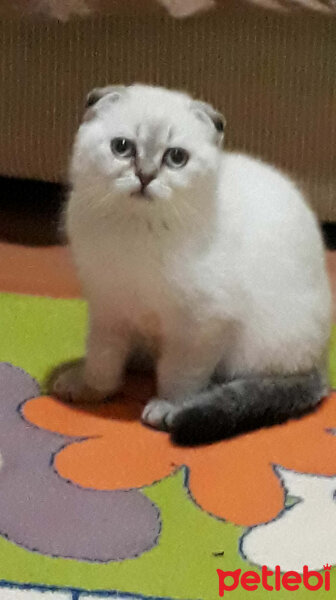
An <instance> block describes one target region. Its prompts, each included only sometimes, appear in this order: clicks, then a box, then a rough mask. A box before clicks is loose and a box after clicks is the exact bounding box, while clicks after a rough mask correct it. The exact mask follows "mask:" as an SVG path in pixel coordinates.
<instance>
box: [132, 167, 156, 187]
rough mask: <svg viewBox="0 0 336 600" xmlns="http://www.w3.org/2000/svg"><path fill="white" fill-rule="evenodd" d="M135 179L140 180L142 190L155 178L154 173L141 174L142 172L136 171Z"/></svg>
mask: <svg viewBox="0 0 336 600" xmlns="http://www.w3.org/2000/svg"><path fill="white" fill-rule="evenodd" d="M136 175H137V177H139V179H140V183H141V187H142V189H143V190H144V189H145V188H146V187H147V186H148V185H149V184H150V182H151V181H153V179H154V178H155V174H154V173H143V172H142V171H138V172H137V173H136Z"/></svg>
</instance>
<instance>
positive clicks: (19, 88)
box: [0, 0, 336, 220]
mask: <svg viewBox="0 0 336 600" xmlns="http://www.w3.org/2000/svg"><path fill="white" fill-rule="evenodd" d="M128 7H129V10H128V11H127V12H126V11H116V12H115V13H113V14H112V15H111V16H108V17H107V16H96V17H93V18H89V19H85V20H74V21H71V22H70V23H67V24H58V23H56V22H51V21H36V20H28V19H10V18H2V19H1V20H0V90H1V102H0V136H1V143H0V174H9V175H13V176H21V177H33V178H43V179H46V180H50V181H58V180H60V178H64V177H65V175H66V164H67V156H68V153H69V149H70V145H71V140H72V138H73V134H74V131H75V129H76V127H77V125H78V121H79V118H80V115H81V112H82V104H83V98H84V97H85V94H86V92H87V91H88V90H89V89H90V88H92V87H94V86H96V85H104V84H106V83H112V82H126V83H128V82H133V81H144V82H149V83H157V84H161V85H165V86H168V87H177V88H185V89H187V90H188V91H190V92H191V93H193V94H195V95H196V96H201V97H203V98H204V99H206V100H208V101H210V102H212V103H213V104H215V105H216V106H217V107H218V108H219V109H221V110H222V111H223V112H224V114H225V116H226V118H227V122H228V126H227V138H226V139H227V146H228V147H230V148H234V149H239V150H246V151H248V152H250V153H252V154H256V155H257V156H260V157H263V158H266V159H267V160H269V161H272V162H274V163H275V164H277V165H279V166H281V167H282V168H284V169H286V170H288V171H290V172H292V173H293V174H294V175H295V176H296V177H297V178H298V180H299V181H300V182H302V183H303V184H304V186H305V187H306V188H307V189H308V191H309V195H310V197H311V200H312V203H313V205H314V206H315V207H316V208H317V209H318V212H319V215H320V217H321V218H323V219H334V220H336V197H335V196H336V168H335V167H336V152H335V141H336V19H335V18H330V17H323V16H318V15H316V14H314V13H309V14H308V13H304V14H302V13H301V14H297V15H295V16H283V15H278V14H276V13H271V12H263V11H259V10H251V9H248V8H246V7H244V8H242V6H241V5H239V3H238V5H237V3H235V2H228V0H227V1H226V3H225V5H224V3H223V2H222V3H221V8H220V9H219V10H217V11H214V12H212V13H208V14H205V15H202V16H200V17H197V18H193V19H190V20H185V21H176V20H173V19H171V18H170V17H169V16H168V15H166V13H165V12H164V11H161V10H159V9H158V10H155V9H154V10H152V11H151V12H150V13H146V11H144V10H143V9H141V6H140V2H139V1H138V2H137V4H136V3H133V4H132V2H128ZM130 7H132V10H131V9H130Z"/></svg>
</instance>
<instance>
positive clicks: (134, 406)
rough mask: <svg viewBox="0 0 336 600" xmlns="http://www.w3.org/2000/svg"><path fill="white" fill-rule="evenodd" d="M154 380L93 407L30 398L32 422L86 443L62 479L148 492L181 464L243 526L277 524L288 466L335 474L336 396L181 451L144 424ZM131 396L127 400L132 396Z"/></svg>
mask: <svg viewBox="0 0 336 600" xmlns="http://www.w3.org/2000/svg"><path fill="white" fill-rule="evenodd" d="M137 383H138V385H139V386H140V387H141V389H142V390H143V394H142V396H145V397H149V396H150V387H151V386H150V382H144V380H143V379H141V380H140V381H139V380H138V382H137V380H134V381H133V384H132V385H133V388H131V389H129V390H128V393H127V394H125V393H124V394H123V395H119V396H118V397H117V398H116V399H115V401H113V402H111V403H109V404H104V405H102V406H99V407H95V408H94V409H91V410H89V409H85V410H84V409H83V408H79V407H78V406H74V405H66V404H63V403H61V402H59V401H58V400H55V399H53V398H50V397H39V398H35V399H33V400H30V401H28V402H27V403H26V404H25V406H24V408H23V414H24V416H25V418H26V419H27V420H28V421H30V422H31V423H33V424H35V425H37V426H38V427H41V428H44V429H47V430H50V431H53V432H57V433H60V434H62V435H64V436H73V437H77V438H82V439H80V440H76V441H74V442H73V443H69V444H68V445H67V446H65V448H64V449H63V450H61V451H60V452H59V453H58V454H57V455H56V457H55V459H54V465H55V468H56V470H57V471H58V473H59V475H61V476H62V477H64V478H66V479H68V480H71V481H73V482H74V483H76V484H78V485H80V486H82V487H86V488H94V489H99V490H111V489H129V488H142V487H144V486H149V485H151V484H153V483H154V482H155V481H158V480H160V479H162V478H163V477H167V476H168V475H170V474H171V473H172V472H173V471H174V470H175V469H176V468H177V467H180V466H186V467H188V469H189V479H188V487H189V489H190V492H191V494H192V496H193V498H194V499H195V501H196V502H197V504H199V505H200V506H201V507H202V508H203V509H204V510H206V511H208V512H210V513H212V514H214V515H216V516H218V517H222V518H225V519H227V520H229V521H231V522H233V523H236V524H237V525H243V526H252V525H256V524H259V523H264V522H267V521H270V520H271V519H273V518H274V517H276V515H277V514H278V513H279V512H280V511H281V510H282V509H283V506H284V490H283V488H282V486H281V483H280V481H279V479H278V478H277V476H276V475H275V473H274V471H273V468H272V467H273V465H274V464H279V465H282V466H283V467H286V468H287V469H291V470H296V471H300V472H304V473H311V474H314V473H317V474H321V475H335V474H336V437H335V436H333V435H332V434H331V433H330V432H329V431H328V430H330V429H332V428H336V392H335V393H332V394H331V395H330V396H329V398H327V399H326V400H325V401H324V402H323V404H322V406H320V408H319V409H318V410H317V411H316V412H315V413H313V414H310V415H307V416H305V417H303V418H302V419H300V420H298V421H291V422H288V423H286V424H284V425H281V426H276V427H272V428H270V429H262V430H259V431H255V432H252V433H248V434H245V435H242V436H240V437H238V438H234V439H232V440H226V441H223V442H218V443H216V444H213V445H210V446H203V447H197V448H180V447H177V446H174V445H173V444H172V443H171V441H170V439H169V436H168V435H167V434H165V433H162V432H158V431H155V430H151V429H148V428H147V427H145V426H143V425H142V424H141V423H140V421H139V418H140V414H141V410H142V407H143V401H144V399H145V398H144V397H142V398H141V397H140V398H139V397H138V398H136V395H137V394H136V393H135V388H136V386H137ZM125 396H126V397H125Z"/></svg>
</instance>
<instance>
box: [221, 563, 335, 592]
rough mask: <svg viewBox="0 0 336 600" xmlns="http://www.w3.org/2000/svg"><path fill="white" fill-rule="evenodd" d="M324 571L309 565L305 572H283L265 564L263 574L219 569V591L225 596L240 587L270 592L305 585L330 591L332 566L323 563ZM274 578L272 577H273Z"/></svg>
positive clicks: (295, 588) (310, 588) (294, 588)
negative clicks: (315, 569)
mask: <svg viewBox="0 0 336 600" xmlns="http://www.w3.org/2000/svg"><path fill="white" fill-rule="evenodd" d="M323 569H324V573H320V572H319V571H310V570H309V568H308V566H307V565H306V566H304V567H303V573H302V574H301V573H298V572H297V571H287V572H286V573H282V572H281V570H280V567H279V566H277V567H275V571H271V570H269V569H268V568H267V567H265V566H263V567H262V569H261V575H259V573H257V572H256V571H245V573H242V572H241V569H237V570H236V571H222V570H221V569H217V575H218V593H219V596H221V597H222V596H224V595H225V593H226V592H233V591H234V590H236V589H237V588H238V587H242V588H243V589H244V590H246V591H248V592H254V591H256V590H258V589H260V588H263V589H264V590H267V591H269V592H272V591H276V592H280V591H281V590H288V591H291V592H294V591H296V590H299V589H300V587H301V588H302V587H304V588H306V589H307V590H310V591H312V592H316V591H318V590H321V589H323V590H325V591H326V592H329V591H330V571H331V566H330V565H328V564H326V565H323ZM271 578H272V579H271Z"/></svg>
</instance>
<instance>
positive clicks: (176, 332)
mask: <svg viewBox="0 0 336 600" xmlns="http://www.w3.org/2000/svg"><path fill="white" fill-rule="evenodd" d="M223 138H224V119H223V118H222V116H221V115H220V114H219V113H218V112H217V111H216V110H215V109H214V108H212V107H211V106H210V105H209V104H206V103H204V102H200V101H197V100H194V99H192V98H191V97H190V96H189V95H187V94H186V93H182V92H176V91H169V90H166V89H164V88H159V87H151V86H145V85H140V84H134V85H131V86H128V87H123V86H115V87H113V86H112V87H107V88H101V89H96V90H93V91H92V92H91V93H90V94H89V96H88V101H87V109H86V112H85V115H84V119H83V122H82V124H81V126H80V128H79V131H78V134H77V137H76V140H75V144H74V150H73V156H72V161H71V168H70V179H71V184H72V191H71V194H70V198H69V202H68V205H67V209H66V216H65V222H66V230H67V235H68V238H69V242H70V247H71V250H72V253H73V257H74V260H75V263H76V265H77V268H78V272H79V276H80V279H81V282H82V285H83V291H84V294H85V296H86V298H87V300H88V304H89V334H88V341H87V355H86V360H85V362H84V363H83V364H81V365H80V364H79V365H77V366H73V367H71V368H69V369H68V370H65V372H63V373H62V374H61V375H59V377H58V378H57V379H56V381H55V383H54V388H53V391H54V393H55V394H56V395H58V396H59V397H61V398H63V399H67V400H71V401H86V402H89V401H91V402H97V401H99V400H102V399H103V398H105V397H106V396H110V395H111V394H113V393H114V392H116V391H117V390H118V389H119V388H120V386H121V385H122V382H123V375H124V372H125V368H126V365H127V363H128V361H129V360H130V357H132V356H134V354H135V353H136V352H142V359H143V360H145V359H146V356H148V357H149V359H150V360H153V361H154V362H155V365H156V371H157V380H158V397H157V398H153V399H152V400H151V401H149V403H148V404H147V406H146V407H145V408H144V411H143V415H142V420H143V422H144V423H146V424H148V425H151V426H153V427H157V428H159V429H164V430H168V431H170V432H171V435H172V439H173V440H174V442H176V443H179V444H187V445H188V444H201V443H208V442H213V441H216V440H220V439H224V438H227V437H230V436H233V435H237V434H239V433H242V432H244V431H249V430H252V429H255V428H259V427H263V426H269V425H273V424H275V423H280V422H283V421H285V420H287V419H289V418H292V417H298V416H299V415H301V414H303V413H305V412H307V411H309V410H312V409H313V408H314V407H315V406H317V405H318V403H319V402H320V400H321V399H322V398H323V396H324V395H326V393H327V390H328V384H327V378H326V372H325V371H326V369H325V363H326V348H327V344H328V338H329V330H330V291H329V284H328V279H327V274H326V268H325V258H324V251H323V244H322V239H321V235H320V231H319V228H318V225H317V222H316V219H315V217H314V216H313V213H312V211H311V210H310V208H308V206H307V205H306V203H305V201H304V199H303V197H302V194H301V193H300V191H299V190H298V189H297V188H296V186H295V185H294V184H293V183H292V182H291V181H290V180H289V179H288V178H287V177H285V176H284V175H283V174H282V173H280V172H279V171H278V170H276V169H275V168H273V167H272V166H268V165H266V164H264V163H262V162H261V161H259V160H256V159H253V158H250V157H248V156H245V155H242V154H239V153H230V152H224V151H223V150H222V142H223Z"/></svg>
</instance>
